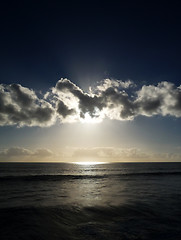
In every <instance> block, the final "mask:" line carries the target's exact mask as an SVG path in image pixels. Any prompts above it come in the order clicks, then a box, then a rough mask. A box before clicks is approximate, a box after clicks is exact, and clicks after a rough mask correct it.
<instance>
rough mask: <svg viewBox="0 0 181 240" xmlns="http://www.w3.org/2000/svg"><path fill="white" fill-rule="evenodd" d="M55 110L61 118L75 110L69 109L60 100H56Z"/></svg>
mask: <svg viewBox="0 0 181 240" xmlns="http://www.w3.org/2000/svg"><path fill="white" fill-rule="evenodd" d="M57 112H58V114H60V115H61V116H62V117H63V118H66V117H67V116H68V115H72V114H73V113H74V112H75V111H74V109H69V108H68V107H67V106H66V105H65V104H64V103H63V102H62V101H60V100H59V101H58V102H57Z"/></svg>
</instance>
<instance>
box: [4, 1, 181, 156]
mask: <svg viewBox="0 0 181 240" xmlns="http://www.w3.org/2000/svg"><path fill="white" fill-rule="evenodd" d="M180 12H181V9H180V6H179V2H178V3H177V2H176V1H172V2H170V3H165V2H159V3H158V2H157V3H154V2H149V3H148V2H146V3H145V2H140V1H129V2H125V1H111V2H109V3H105V2H104V1H99V2H96V1H74V3H72V2H71V1H70V2H69V1H66V2H64V3H62V2H60V1H39V2H36V1H18V2H15V1H8V2H6V3H3V4H1V13H0V25H1V26H0V31H1V38H0V43H1V44H0V48H1V49H0V53H1V54H0V66H1V67H0V79H1V84H0V136H1V137H0V161H180V160H181V127H180V126H181V86H180V84H181V82H180V79H181V68H180V62H181V61H180V56H181V47H180V42H181V30H180V26H181V16H180Z"/></svg>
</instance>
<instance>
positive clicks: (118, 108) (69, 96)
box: [0, 79, 181, 127]
mask: <svg viewBox="0 0 181 240" xmlns="http://www.w3.org/2000/svg"><path fill="white" fill-rule="evenodd" d="M39 95H40V94H36V93H35V91H34V90H32V89H29V88H25V87H23V86H21V85H19V84H11V85H5V84H0V125H1V126H5V125H16V126H18V127H22V126H40V127H47V126H51V125H53V124H54V123H55V122H56V121H60V122H61V123H66V122H69V123H70V122H79V121H80V122H100V121H102V120H103V119H115V120H120V121H127V120H133V119H134V118H135V117H137V116H147V117H152V116H154V115H160V116H167V115H170V116H173V117H181V86H175V85H174V84H173V83H170V82H166V81H165V82H160V83H158V84H157V85H143V86H142V87H141V88H140V89H138V87H136V86H135V84H134V83H133V82H132V81H130V80H129V81H125V82H124V81H119V80H112V79H105V80H103V81H102V82H100V83H99V84H98V86H96V87H95V88H91V87H90V89H89V91H88V92H84V91H83V90H82V89H81V88H80V87H78V86H77V85H75V84H74V83H73V82H71V81H70V80H68V79H60V80H59V81H58V82H57V83H56V85H55V87H52V88H51V89H50V90H49V91H47V93H46V94H45V95H40V96H39Z"/></svg>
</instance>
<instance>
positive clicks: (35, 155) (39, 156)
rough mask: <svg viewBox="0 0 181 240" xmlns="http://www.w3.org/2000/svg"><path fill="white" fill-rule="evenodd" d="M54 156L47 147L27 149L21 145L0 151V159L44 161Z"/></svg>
mask: <svg viewBox="0 0 181 240" xmlns="http://www.w3.org/2000/svg"><path fill="white" fill-rule="evenodd" d="M51 157H54V154H53V152H52V151H51V150H49V149H44V148H38V149H35V150H29V149H27V148H22V147H10V148H7V149H4V150H1V151H0V161H18V162H21V161H27V160H29V161H44V160H45V158H46V159H47V158H48V159H49V158H51Z"/></svg>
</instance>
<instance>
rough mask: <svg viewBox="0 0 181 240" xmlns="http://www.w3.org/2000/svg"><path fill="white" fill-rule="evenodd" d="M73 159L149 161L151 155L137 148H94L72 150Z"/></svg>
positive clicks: (70, 150)
mask: <svg viewBox="0 0 181 240" xmlns="http://www.w3.org/2000/svg"><path fill="white" fill-rule="evenodd" d="M69 152H72V155H71V156H72V157H73V158H104V159H105V158H108V159H109V160H111V161H112V160H113V159H117V160H122V161H124V160H128V159H132V160H134V159H139V160H140V159H149V158H150V157H151V155H150V154H148V153H144V152H143V151H141V150H140V149H136V148H116V147H94V148H70V149H69Z"/></svg>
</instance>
